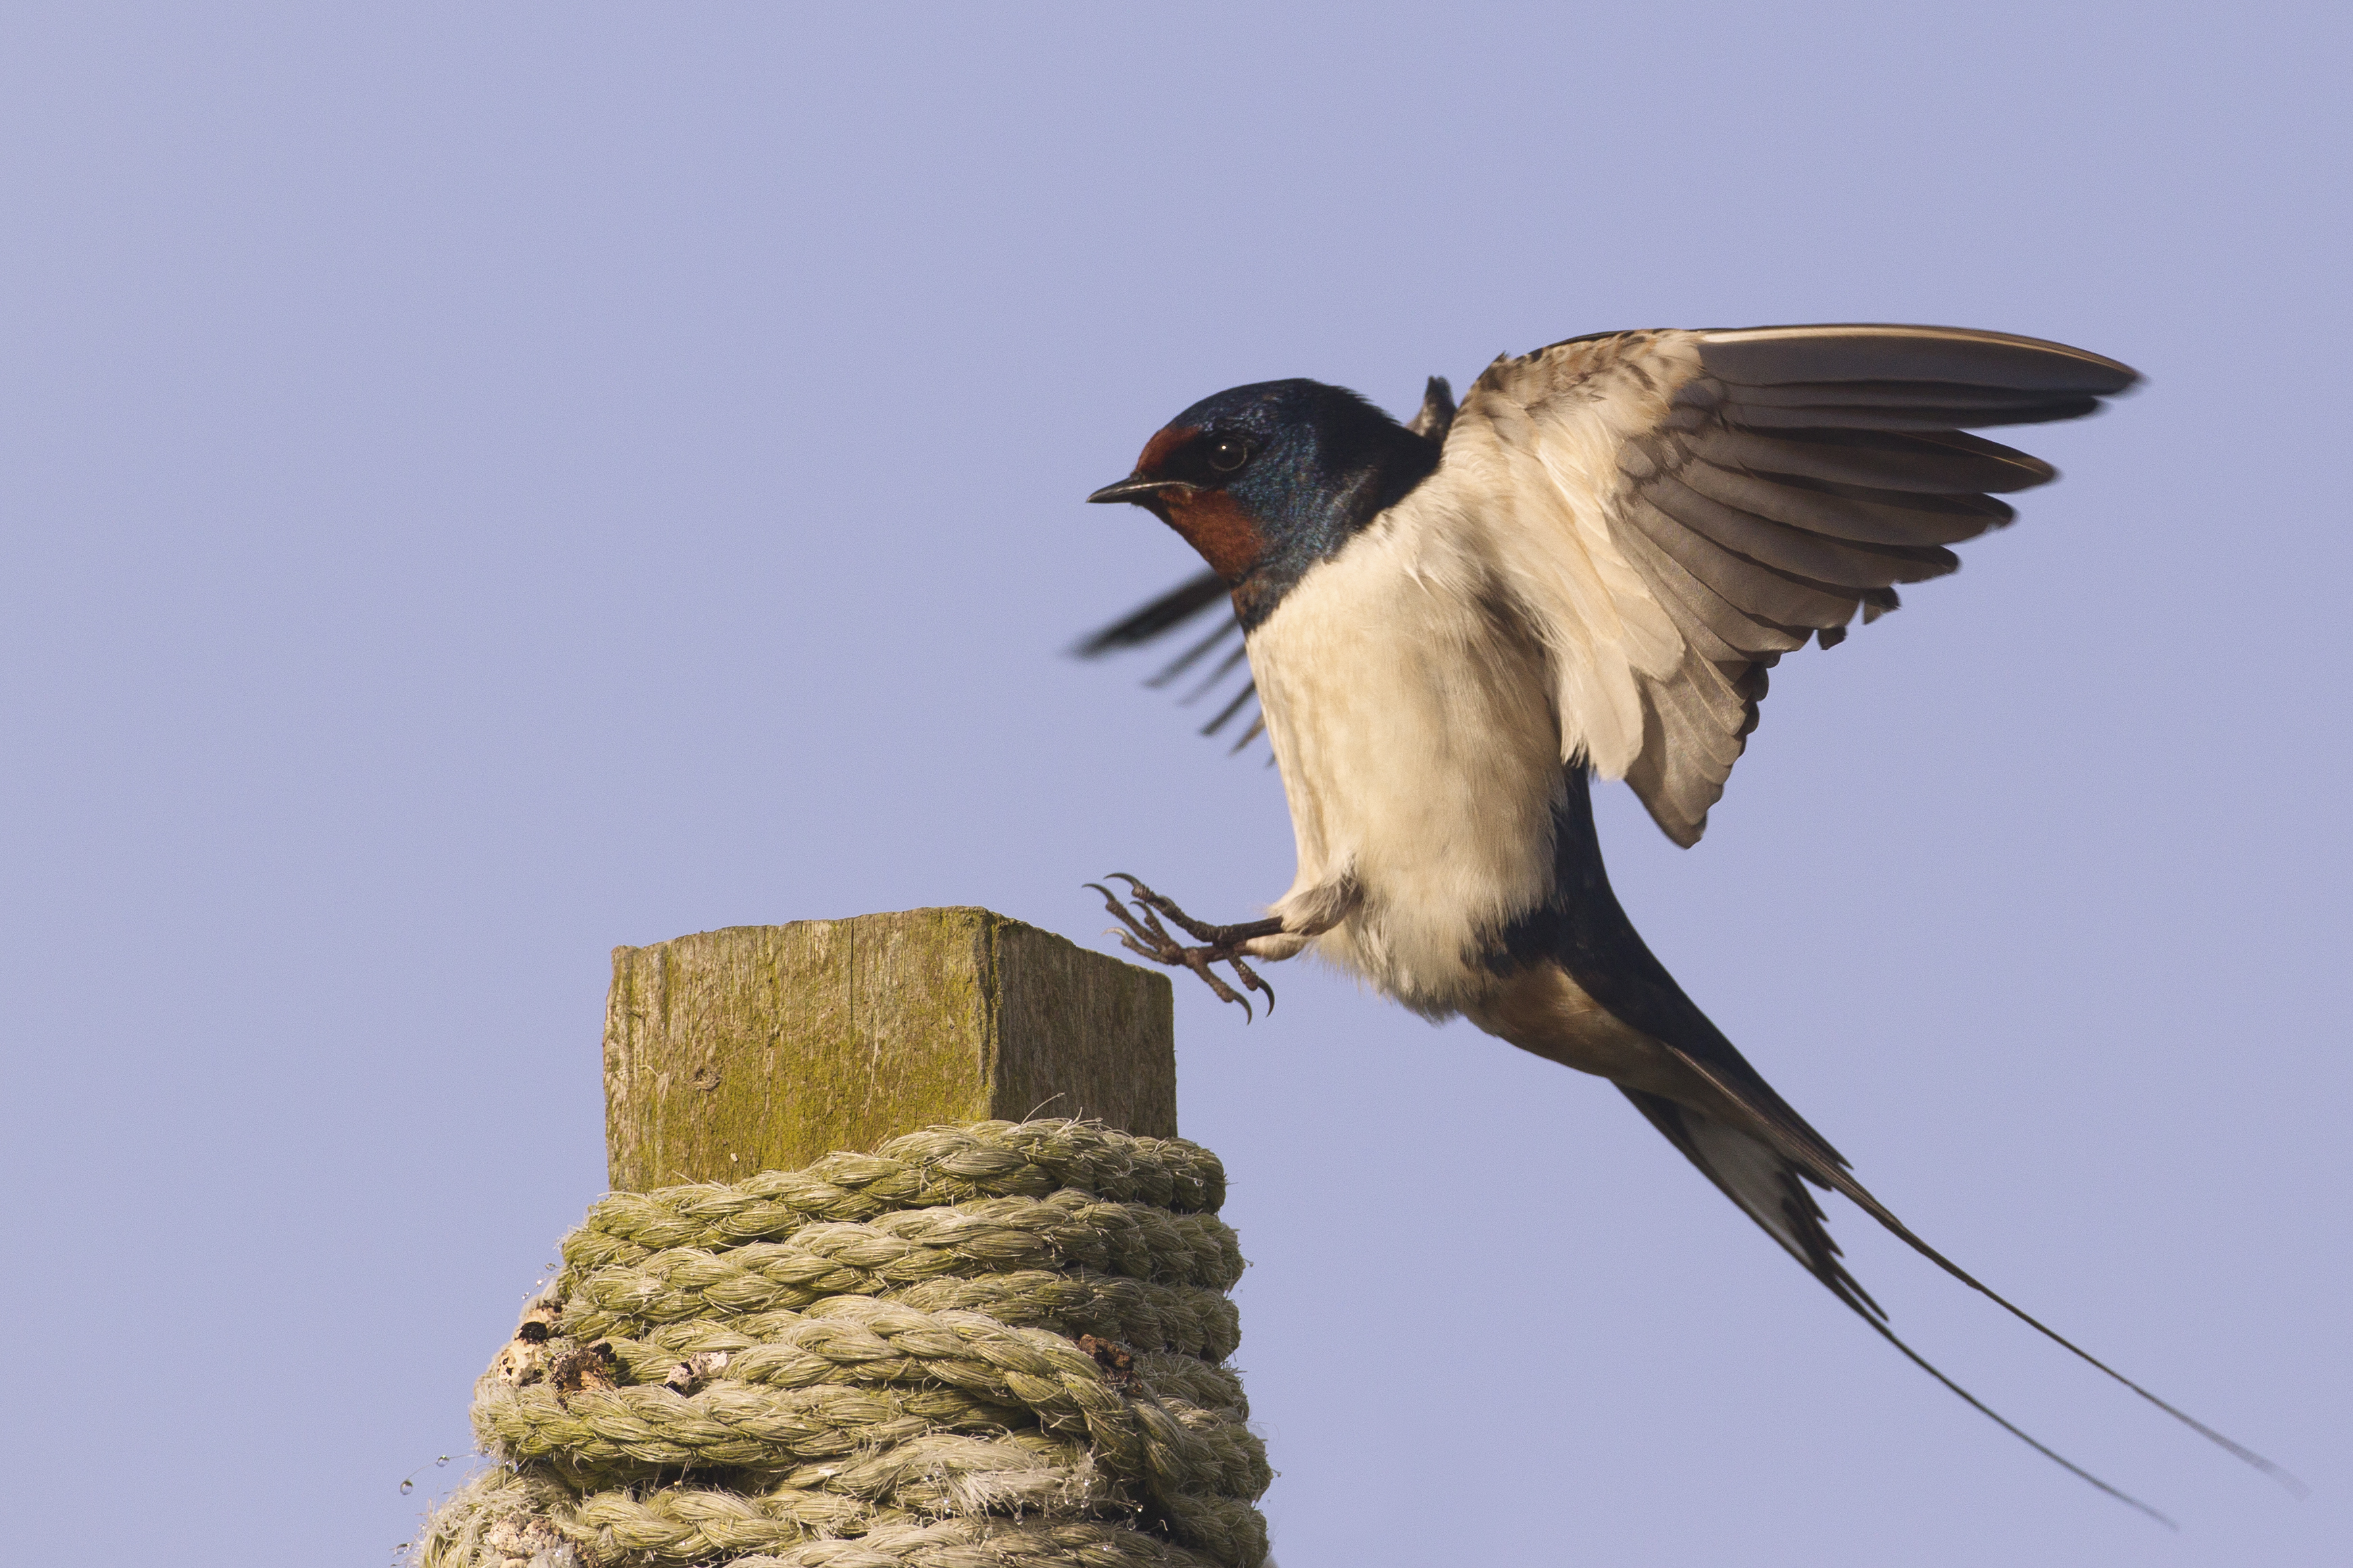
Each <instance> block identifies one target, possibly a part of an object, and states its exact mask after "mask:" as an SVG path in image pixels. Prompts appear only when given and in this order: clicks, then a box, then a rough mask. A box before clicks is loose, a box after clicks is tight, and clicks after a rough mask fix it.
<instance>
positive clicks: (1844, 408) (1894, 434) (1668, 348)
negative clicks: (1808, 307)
mask: <svg viewBox="0 0 2353 1568" xmlns="http://www.w3.org/2000/svg"><path fill="white" fill-rule="evenodd" d="M2136 380H2137V375H2136V374H2135V373H2134V372H2133V371H2132V370H2130V369H2128V368H2127V367H2126V366H2124V365H2121V364H2118V363H2116V361H2114V360H2109V359H2103V358H2101V357H2100V356H2099V355H2097V354H2093V353H2084V351H2082V350H2080V349H2072V348H2067V347H2064V346H2063V345H2061V344H2057V343H2048V342H2039V341H2037V340H2034V339H2031V338H2017V337H2009V336H2006V335H2003V334H2001V333H1997V332H1977V331H1964V330H1961V329H1958V328H1952V327H1903V326H1815V327H1752V328H1745V329H1740V330H1736V331H1634V332H1612V333H1605V334H1600V335H1598V336H1594V337H1588V338H1575V339H1571V340H1569V341H1568V342H1561V343H1555V344H1553V345H1552V346H1551V347H1549V348H1544V349H1539V350H1537V351H1536V352H1535V353H1530V354H1524V355H1522V356H1520V357H1519V358H1516V359H1499V360H1497V361H1496V362H1495V363H1493V364H1492V365H1490V366H1489V367H1488V368H1487V370H1486V371H1485V372H1484V373H1483V374H1482V375H1481V376H1480V377H1479V379H1478V381H1477V382H1476V383H1475V384H1473V385H1472V388H1471V390H1470V392H1469V393H1468V394H1467V395H1465V396H1464V398H1463V400H1462V406H1461V413H1460V414H1459V416H1457V417H1456V418H1455V419H1454V421H1453V423H1452V426H1451V429H1450V431H1449V433H1448V436H1447V440H1446V447H1445V457H1444V460H1443V461H1442V462H1441V464H1440V467H1439V468H1438V470H1437V472H1435V473H1434V474H1432V475H1431V476H1430V479H1427V480H1425V481H1424V482H1423V483H1422V485H1421V486H1420V487H1419V489H1416V490H1415V491H1414V492H1413V493H1412V495H1410V496H1409V497H1408V498H1407V500H1406V501H1404V502H1403V503H1401V506H1403V507H1410V508H1412V509H1414V510H1416V511H1417V512H1418V513H1420V514H1422V516H1423V521H1424V522H1425V525H1430V524H1434V525H1436V526H1440V527H1444V528H1448V529H1459V530H1463V531H1468V532H1470V533H1472V534H1473V535H1474V536H1476V537H1478V538H1479V539H1480V540H1481V541H1482V544H1483V548H1484V550H1485V552H1486V553H1487V556H1488V559H1489V560H1490V562H1491V563H1493V568H1494V570H1495V571H1496V572H1497V574H1498V576H1499V578H1500V582H1499V584H1498V586H1499V587H1501V588H1502V589H1503V590H1504V592H1505V593H1506V594H1508V595H1509V596H1510V599H1511V601H1512V602H1513V603H1514V605H1515V606H1516V607H1517V608H1518V609H1519V610H1521V611H1522V612H1523V613H1525V615H1526V616H1529V617H1530V619H1531V620H1532V621H1533V622H1534V624H1535V626H1537V628H1538V629H1539V631H1540V632H1541V634H1542V636H1543V637H1544V639H1545V641H1546V645H1547V646H1548V647H1550V648H1551V649H1552V651H1553V655H1554V657H1553V668H1554V672H1555V679H1556V686H1557V693H1556V695H1557V700H1558V710H1559V712H1560V714H1561V731H1562V733H1561V741H1562V746H1563V752H1564V755H1565V756H1570V757H1575V756H1583V757H1584V758H1586V759H1587V760H1588V761H1589V762H1590V763H1591V764H1592V765H1593V767H1594V768H1595V770H1596V771H1598V772H1599V773H1602V774H1603V775H1604V776H1606V777H1611V778H1624V779H1625V780H1626V781H1627V782H1628V783H1629V784H1631V785H1632V786H1633V788H1634V791H1635V793H1636V794H1637V795H1640V796H1641V800H1642V804H1643V805H1645V806H1647V807H1649V809H1650V812H1651V816H1652V817H1653V818H1654V819H1655V820H1656V821H1657V822H1658V824H1659V826H1660V827H1661V828H1662V829H1663V830H1664V831H1665V833H1666V835H1667V837H1670V838H1672V839H1673V840H1674V841H1675V842H1676V843H1678V844H1683V845H1690V844H1694V843H1696V842H1697V841H1698V839H1699V837H1700V835H1701V833H1702V832H1703V831H1704V830H1705V827H1706V825H1707V812H1708V808H1709V807H1710V806H1711V805H1715V802H1716V800H1717V798H1718V797H1720V796H1721V795H1723V793H1724V782H1725V779H1726V778H1727V777H1728V776H1729V775H1730V774H1731V772H1732V765H1733V763H1735V762H1736V761H1737V760H1738V759H1739V756H1740V753H1741V751H1742V749H1743V747H1744V746H1745V745H1746V738H1747V735H1748V732H1749V731H1751V730H1752V729H1754V728H1755V727H1756V723H1757V703H1758V701H1759V700H1761V699H1762V698H1763V697H1764V695H1765V685H1766V675H1765V672H1766V670H1767V668H1770V667H1771V666H1772V664H1773V663H1774V662H1775V661H1776V660H1777V659H1778V658H1779V657H1780V656H1781V655H1782V654H1784V653H1787V652H1788V651H1790V650H1791V649H1794V648H1797V647H1801V646H1802V645H1803V644H1804V643H1805V641H1806V640H1807V638H1808V637H1813V638H1815V639H1816V640H1817V641H1819V642H1820V644H1821V645H1822V646H1823V647H1829V646H1831V645H1832V644H1833V643H1836V642H1837V641H1839V640H1840V639H1841V638H1842V637H1845V635H1846V630H1847V626H1848V625H1849V623H1850V622H1851V621H1852V619H1853V618H1854V616H1855V615H1856V613H1857V612H1858V611H1860V612H1861V614H1862V618H1863V620H1864V621H1865V622H1869V621H1872V620H1874V619H1876V618H1877V617H1878V616H1880V615H1882V614H1883V613H1884V612H1886V611H1888V610H1891V609H1894V607H1895V605H1896V598H1895V586H1896V584H1901V583H1915V582H1919V581H1922V580H1923V579H1926V578H1929V577H1938V576H1942V575H1944V574H1946V573H1947V572H1950V571H1952V570H1954V568H1955V567H1957V565H1958V564H1959V562H1958V560H1957V558H1956V557H1955V556H1954V554H1953V552H1951V551H1950V550H1949V549H1947V546H1948V545H1951V544H1955V543H1957V542H1960V541H1961V540H1964V539H1969V538H1973V537H1975V536H1976V535H1978V534H1979V533H1982V532H1984V531H1986V530H1988V529H1989V528H1997V527H2000V526H2001V525H2002V524H2004V523H2006V522H2008V521H2010V519H2011V517H2012V516H2013V515H2015V514H2014V513H2013V512H2012V511H2011V510H2010V507H2008V506H2007V505H2005V504H2004V503H2003V502H2001V501H2000V500H1995V499H1994V497H1995V496H1996V495H1998V494H2001V493H2005V492H2009V491H2012V490H2021V489H2028V488H2030V487H2031V486H2034V485H2039V484H2042V483H2045V482H2047V481H2048V480H2050V479H2053V478H2055V477H2056V472H2055V470H2054V469H2052V468H2051V466H2050V465H2049V464H2047V463H2043V462H2042V461H2040V460H2038V459H2036V458H2031V457H2029V456H2027V455H2026V454H2025V453H2023V452H2019V451H2015V450H2013V449H2011V448H2010V447H2004V446H2000V445H1998V444H1997V443H1995V442H1992V441H1989V440H1985V439H1983V438H1981V437H1975V436H1970V435H1968V434H1965V431H1966V430H1967V429H1969V428H1974V427H1979V426H1999V425H2024V424H2036V423H2041V422H2044V421H2048V420H2054V419H2073V418H2075V417H2078V416H2082V415H2085V414H2089V413H2091V412H2092V411H2093V410H2094V409H2095V408H2097V407H2098V406H2099V405H2100V399H2101V398H2103V397H2107V396H2113V395H2116V394H2117V393H2120V392H2122V391H2124V390H2125V389H2126V387H2128V386H2130V385H2131V384H2133V383H2134V381H2136ZM1432 512H1434V513H1435V515H1431V514H1432Z"/></svg>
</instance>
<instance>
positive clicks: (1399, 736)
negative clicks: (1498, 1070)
mask: <svg viewBox="0 0 2353 1568" xmlns="http://www.w3.org/2000/svg"><path fill="white" fill-rule="evenodd" d="M1385 543H1390V542H1385V541H1382V540H1380V539H1378V538H1369V539H1368V538H1362V537H1360V538H1359V540H1358V541H1356V542H1355V543H1352V544H1351V545H1350V546H1349V548H1348V549H1347V550H1346V551H1345V552H1342V553H1341V554H1340V555H1339V556H1337V557H1336V558H1335V559H1333V560H1330V561H1327V562H1325V563H1323V564H1322V565H1319V566H1318V567H1316V568H1315V569H1314V571H1313V572H1311V573H1310V574H1308V575H1307V576H1306V577H1304V578H1303V579H1302V580H1301V582H1300V583H1299V584H1297V585H1296V586H1295V587H1293V589H1292V591H1291V592H1290V593H1289V594H1288V595H1285V596H1284V598H1283V600H1282V604H1281V605H1279V606H1278V607H1277V608H1276V610H1275V612H1274V613H1273V614H1272V615H1271V616H1269V617H1268V618H1267V619H1266V621H1265V622H1264V623H1262V624H1261V626H1259V627H1257V628H1256V629H1255V630H1253V631H1252V633H1251V634H1250V665H1251V670H1252V673H1253V675H1254V677H1255V679H1257V681H1258V688H1259V697H1260V701H1261V705H1262V707H1263V709H1264V710H1265V714H1266V723H1267V733H1268V737H1269V739H1270V741H1271V742H1272V744H1273V747H1274V752H1275V758H1276V761H1277V762H1278V763H1279V764H1280V765H1281V767H1282V779H1283V788H1284V792H1285V794H1286V795H1287V796H1288V797H1289V800H1290V804H1291V816H1292V826H1293V833H1294V836H1295V837H1296V838H1297V841H1298V848H1299V873H1298V878H1297V879H1296V880H1295V881H1294V882H1293V886H1292V889H1291V891H1290V893H1289V894H1287V895H1286V896H1285V900H1283V902H1282V903H1278V904H1277V905H1276V906H1275V907H1276V910H1277V912H1278V913H1282V912H1285V905H1286V904H1288V905H1291V906H1292V907H1293V909H1294V910H1304V909H1311V908H1314V907H1316V906H1317V904H1318V903H1319V899H1318V892H1319V889H1330V888H1332V887H1334V886H1335V885H1336V884H1338V883H1339V882H1340V881H1341V880H1342V879H1346V880H1348V881H1350V882H1352V883H1353V893H1354V900H1353V903H1352V904H1351V906H1350V908H1351V913H1350V914H1349V915H1348V917H1347V918H1346V919H1345V921H1342V922H1341V923H1340V924H1339V925H1338V926H1336V927H1335V928H1334V929H1332V930H1331V931H1327V932H1325V933H1324V935H1322V936H1321V937H1319V938H1317V939H1316V942H1315V944H1314V945H1315V947H1316V950H1317V951H1318V952H1321V953H1322V954H1323V955H1324V957H1326V958H1328V959H1331V960H1333V961H1334V962H1335V963H1339V964H1341V965H1342V966H1344V967H1345V968H1347V969H1350V970H1353V971H1355V972H1356V973H1359V974H1361V975H1363V976H1364V977H1365V978H1366V979H1367V980H1369V981H1371V982H1372V983H1373V984H1375V985H1377V986H1378V987H1379V988H1380V989H1381V990H1383V991H1384V992H1386V993H1388V994H1390V995H1391V996H1394V997H1395V998H1397V999H1398V1001H1401V1002H1403V1003H1405V1004H1406V1005H1409V1006H1411V1007H1414V1008H1417V1009H1418V1010H1419V1011H1422V1012H1425V1013H1430V1014H1443V1013H1448V1012H1453V1011H1457V1010H1460V1009H1461V1008H1462V1007H1464V1006H1466V1005H1471V1004H1472V1002H1473V1001H1475V1000H1476V999H1477V998H1478V997H1480V996H1482V995H1483V994H1486V993H1487V992H1489V991H1490V990H1492V989H1493V986H1494V985H1495V984H1496V977H1495V976H1494V975H1493V974H1492V973H1490V972H1489V971H1488V970H1487V969H1486V968H1485V966H1484V965H1483V964H1482V963H1480V961H1479V956H1478V954H1479V952H1480V950H1481V947H1482V943H1483V941H1484V939H1486V938H1488V937H1491V936H1492V935H1493V933H1494V932H1495V931H1497V930H1498V929H1500V928H1501V927H1502V926H1503V925H1504V923H1505V922H1506V921H1509V920H1511V919H1512V918H1513V917H1514V916H1515V915H1518V914H1520V913H1523V912H1525V910H1529V909H1531V908H1533V907H1535V905H1536V904H1537V903H1539V902H1541V901H1542V900H1543V899H1544V898H1545V897H1546V894H1547V893H1548V892H1549V891H1550V883H1551V861H1552V855H1551V847H1552V806H1553V804H1554V802H1555V801H1556V799H1557V798H1559V795H1560V792H1561V788H1562V784H1561V779H1562V773H1561V762H1560V755H1559V749H1558V747H1559V742H1558V731H1557V729H1556V724H1555V721H1554V719H1553V716H1552V710H1551V705H1550V701H1549V698H1548V694H1547V687H1546V680H1545V675H1544V664H1543V658H1542V655H1541V653H1540V652H1539V651H1538V650H1536V649H1535V648H1534V647H1530V646H1527V645H1526V643H1525V640H1524V639H1520V638H1517V637H1514V635H1513V633H1512V632H1511V630H1510V629H1509V626H1508V623H1505V622H1503V621H1501V620H1499V618H1498V617H1496V616H1493V615H1492V614H1490V613H1489V612H1488V611H1487V610H1486V609H1484V608H1482V600H1481V597H1480V596H1479V595H1477V594H1476V593H1475V592H1472V591H1468V590H1467V589H1466V588H1464V587H1463V586H1462V585H1461V584H1454V583H1451V582H1449V581H1447V580H1446V579H1445V577H1444V576H1443V575H1442V574H1432V573H1431V572H1430V570H1429V569H1428V563H1427V561H1426V560H1425V561H1423V562H1422V563H1419V564H1420V567H1421V569H1420V570H1419V571H1410V570H1407V569H1405V568H1404V567H1402V566H1400V565H1399V564H1398V563H1397V562H1396V561H1395V560H1394V559H1392V558H1390V552H1389V551H1388V550H1385V549H1383V548H1381V546H1383V545H1384V544H1385ZM1321 901H1326V902H1328V901H1330V900H1329V898H1328V893H1327V894H1326V895H1325V898H1324V900H1321Z"/></svg>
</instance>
